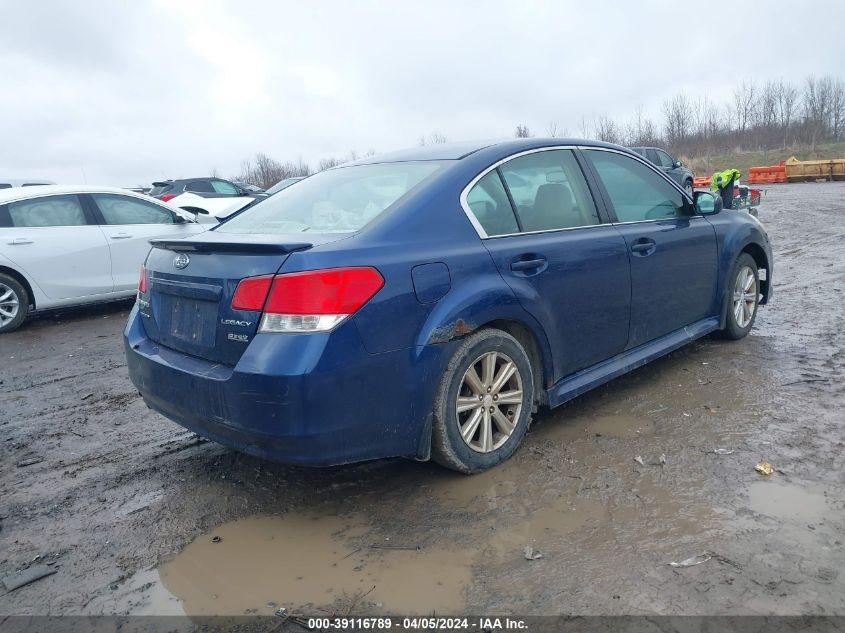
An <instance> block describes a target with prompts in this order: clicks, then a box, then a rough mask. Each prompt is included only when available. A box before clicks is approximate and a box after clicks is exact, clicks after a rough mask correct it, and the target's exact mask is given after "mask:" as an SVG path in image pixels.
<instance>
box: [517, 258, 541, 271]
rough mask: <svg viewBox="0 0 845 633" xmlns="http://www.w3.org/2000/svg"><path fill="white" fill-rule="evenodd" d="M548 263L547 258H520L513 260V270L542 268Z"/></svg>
mask: <svg viewBox="0 0 845 633" xmlns="http://www.w3.org/2000/svg"><path fill="white" fill-rule="evenodd" d="M545 265H546V258H545V257H539V258H537V259H518V260H516V261H515V262H511V270H516V271H526V270H534V269H536V268H542V267H543V266H545Z"/></svg>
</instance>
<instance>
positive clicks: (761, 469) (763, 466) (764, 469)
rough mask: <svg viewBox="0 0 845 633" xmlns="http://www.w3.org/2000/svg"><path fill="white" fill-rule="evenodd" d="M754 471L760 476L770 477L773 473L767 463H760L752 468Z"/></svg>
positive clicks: (772, 469)
mask: <svg viewBox="0 0 845 633" xmlns="http://www.w3.org/2000/svg"><path fill="white" fill-rule="evenodd" d="M754 470H756V471H757V472H758V473H760V474H762V475H771V474H772V473H773V472H774V471H775V469H774V468H772V465H771V464H770V463H769V462H760V463H759V464H757V465H756V466H755V467H754Z"/></svg>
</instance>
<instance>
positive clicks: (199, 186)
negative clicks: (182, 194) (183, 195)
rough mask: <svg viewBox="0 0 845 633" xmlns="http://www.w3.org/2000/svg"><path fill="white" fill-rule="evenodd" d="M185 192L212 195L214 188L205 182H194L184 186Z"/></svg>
mask: <svg viewBox="0 0 845 633" xmlns="http://www.w3.org/2000/svg"><path fill="white" fill-rule="evenodd" d="M185 191H193V192H196V193H214V187H212V186H211V183H210V182H208V181H207V180H194V181H192V182H189V183H188V184H187V185H185Z"/></svg>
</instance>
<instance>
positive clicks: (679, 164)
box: [672, 160, 684, 169]
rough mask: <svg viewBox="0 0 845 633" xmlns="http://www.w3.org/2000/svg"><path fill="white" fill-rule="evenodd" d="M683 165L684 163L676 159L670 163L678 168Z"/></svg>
mask: <svg viewBox="0 0 845 633" xmlns="http://www.w3.org/2000/svg"><path fill="white" fill-rule="evenodd" d="M683 166H684V164H683V163H682V162H681V161H679V160H676V161H674V162H673V163H672V167H673V168H675V169H678V167H683Z"/></svg>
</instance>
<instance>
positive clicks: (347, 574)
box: [160, 515, 471, 615]
mask: <svg viewBox="0 0 845 633" xmlns="http://www.w3.org/2000/svg"><path fill="white" fill-rule="evenodd" d="M367 531H368V526H367V523H366V522H365V521H363V520H359V519H356V518H339V517H333V516H326V517H321V518H319V519H317V518H310V517H302V516H295V515H286V516H281V517H258V518H248V519H242V520H239V521H234V522H232V523H227V524H224V525H221V526H219V527H218V528H216V529H214V530H213V531H212V532H211V533H210V534H207V535H203V536H201V537H198V538H197V539H196V540H194V542H193V543H191V544H190V545H188V546H187V547H186V548H185V549H184V550H183V551H182V553H180V554H179V555H178V556H176V557H175V558H174V559H172V560H171V561H169V562H167V563H165V564H164V565H163V566H162V567H161V569H160V576H161V581H162V583H163V584H164V586H165V588H166V589H167V590H168V591H169V592H171V593H172V594H174V595H176V596H178V597H179V598H180V599H181V600H182V602H183V608H184V610H185V612H186V613H187V614H188V615H218V614H219V615H239V614H244V613H257V614H264V615H266V614H272V612H273V610H274V607H273V606H272V605H273V604H275V605H278V606H283V607H286V608H288V609H289V610H297V609H301V608H303V607H305V606H308V609H307V610H308V611H309V612H312V613H313V612H315V610H319V609H320V608H321V607H322V608H323V609H325V610H326V611H327V613H333V612H339V613H343V612H347V611H350V610H354V609H355V607H356V606H358V605H361V604H366V605H368V610H374V611H375V610H378V611H384V612H389V613H408V614H427V613H432V612H435V611H436V612H437V613H458V612H460V611H461V609H462V608H463V606H464V590H465V587H466V585H467V584H468V583H469V581H470V578H471V569H470V562H471V561H470V555H469V554H467V553H465V552H463V551H462V550H460V549H458V548H455V549H449V548H438V547H426V548H424V549H422V550H413V551H408V550H401V549H382V548H389V547H394V548H395V547H402V546H405V545H406V544H403V543H399V542H390V541H386V540H384V539H381V540H379V541H378V542H377V543H375V544H376V545H378V546H379V549H376V548H373V547H371V545H373V544H374V543H373V539H372V538H371V537H366V533H367ZM213 537H220V541H219V542H217V543H214V542H212V538H213ZM268 605H270V606H268ZM379 605H381V608H380V606H379Z"/></svg>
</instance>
